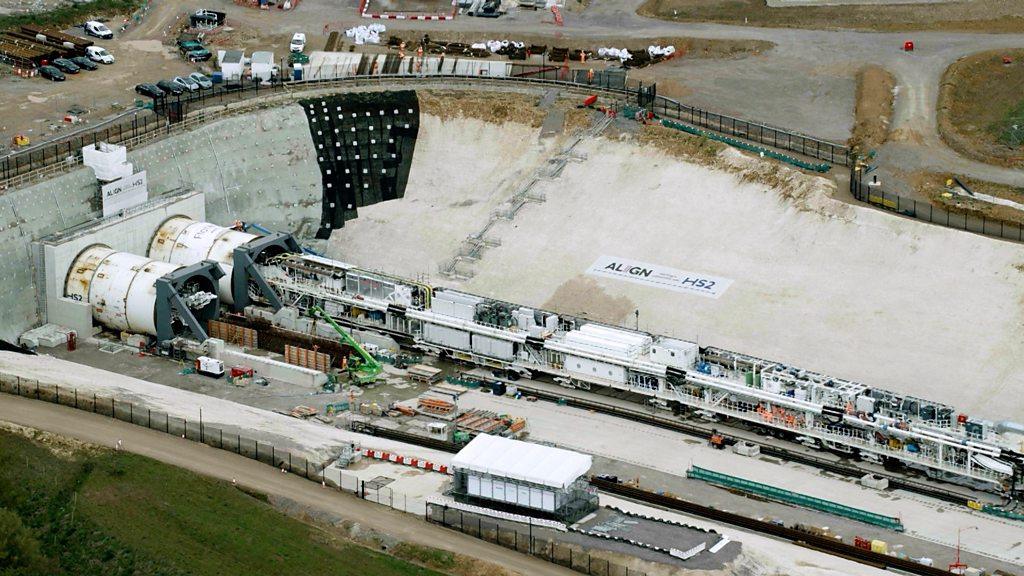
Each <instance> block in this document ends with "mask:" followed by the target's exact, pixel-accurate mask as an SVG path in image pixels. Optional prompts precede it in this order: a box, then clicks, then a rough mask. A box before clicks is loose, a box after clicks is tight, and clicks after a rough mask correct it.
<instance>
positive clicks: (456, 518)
mask: <svg viewBox="0 0 1024 576" xmlns="http://www.w3.org/2000/svg"><path fill="white" fill-rule="evenodd" d="M426 519H427V522H430V523H432V524H439V525H441V526H444V527H446V528H451V529H453V530H458V531H459V532H462V533H463V534H466V535H469V536H473V537H474V538H479V539H481V540H484V541H486V542H490V543H491V544H498V545H499V546H504V547H505V548H509V549H511V550H515V551H516V552H520V553H522V554H529V555H531V556H534V557H536V558H540V559H542V560H546V561H548V562H551V563H552V564H558V565H559V566H565V567H566V568H569V569H571V570H573V571H576V572H579V573H581V574H589V575H592V576H647V574H646V572H642V571H639V570H636V569H630V568H629V567H628V566H623V565H621V564H615V563H612V562H611V561H609V560H608V559H606V558H596V557H594V556H593V555H592V554H590V553H589V552H587V551H586V550H583V549H582V547H581V546H573V545H570V544H566V543H564V542H558V541H556V540H553V539H551V538H548V537H545V536H542V535H541V534H543V532H542V529H541V528H535V527H534V526H532V525H526V526H524V525H523V524H521V523H518V522H503V521H501V520H498V519H496V518H487V517H483V516H480V515H478V514H473V513H471V512H464V511H462V510H458V509H456V508H449V507H448V506H445V505H443V504H436V503H434V502H429V503H427V512H426ZM535 530H536V532H537V533H538V534H536V535H535V534H534V531H535Z"/></svg>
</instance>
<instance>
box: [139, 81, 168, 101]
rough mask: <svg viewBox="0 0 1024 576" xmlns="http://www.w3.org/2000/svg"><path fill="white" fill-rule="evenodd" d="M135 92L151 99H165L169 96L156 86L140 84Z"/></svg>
mask: <svg viewBox="0 0 1024 576" xmlns="http://www.w3.org/2000/svg"><path fill="white" fill-rule="evenodd" d="M135 91H136V92H137V93H139V94H142V95H143V96H149V97H150V98H163V97H164V96H166V95H167V93H166V92H164V91H163V90H161V89H160V87H159V86H157V85H156V84H139V85H137V86H136V87H135Z"/></svg>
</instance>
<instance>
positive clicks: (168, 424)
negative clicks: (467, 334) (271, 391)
mask: <svg viewBox="0 0 1024 576" xmlns="http://www.w3.org/2000/svg"><path fill="white" fill-rule="evenodd" d="M0 393H6V394H15V395H18V396H22V397H26V398H33V399H36V400H41V401H45V402H52V403H54V404H59V405H62V406H67V407H70V408H75V409H78V410H85V411H87V412H92V413H94V414H101V415H103V416H109V417H111V418H114V419H117V420H121V421H123V422H130V423H132V424H135V425H137V426H143V427H146V428H149V429H151V430H156V431H158V432H164V433H166V434H173V435H174V436H178V437H180V438H182V439H185V440H191V441H193V442H199V443H202V444H206V445H207V446H210V447H212V448H218V449H221V450H227V451H229V452H234V453H236V454H239V455H241V456H245V457H247V458H251V459H253V460H256V461H257V462H262V463H264V464H268V465H270V466H274V467H275V468H278V469H281V470H283V471H286V472H290V473H292V474H296V475H298V476H301V477H303V478H308V479H309V480H313V481H315V482H320V483H321V484H323V485H325V486H330V487H331V488H334V489H336V490H339V491H341V492H347V493H350V494H354V495H356V496H358V497H359V498H362V499H363V500H367V501H370V502H374V503H376V504H380V505H382V506H387V507H389V508H392V509H394V510H397V511H400V512H406V513H413V514H417V515H418V514H423V515H424V518H425V519H426V520H427V521H428V522H430V523H433V524H439V525H442V526H444V527H447V528H451V529H454V530H458V531H460V532H462V533H464V534H467V535H470V536H474V537H476V538H480V539H482V540H485V541H487V542H490V543H493V544H498V545H501V546H504V547H506V548H510V549H512V550H515V551H518V552H522V553H524V554H531V555H533V556H535V557H537V558H541V559H543V560H547V561H548V562H551V563H554V564H559V565H561V566H565V567H567V568H571V569H572V570H575V571H577V572H580V573H582V574H590V575H593V576H647V575H646V573H644V572H640V571H637V570H631V569H630V568H628V567H626V566H621V565H619V564H614V563H612V562H610V561H608V560H606V559H604V558H595V557H593V556H592V555H591V554H590V553H589V552H587V551H585V550H583V549H582V548H581V547H580V546H575V547H574V546H571V545H569V544H566V543H561V542H557V541H555V540H553V539H551V538H546V537H542V536H540V535H534V534H533V530H534V526H532V525H527V526H524V525H523V524H519V523H511V522H502V521H500V520H497V519H493V518H483V517H480V516H478V515H475V514H472V513H466V512H463V511H461V510H456V509H454V508H448V507H447V506H443V505H438V504H434V503H429V502H426V501H424V500H423V499H421V498H410V497H409V496H408V495H407V494H405V493H403V492H400V491H397V490H394V489H393V488H391V487H390V486H386V485H382V483H381V482H379V481H376V479H374V480H366V479H363V478H359V477H358V476H355V475H352V474H345V473H343V472H342V473H340V475H337V474H330V479H329V478H328V476H327V475H325V473H324V469H323V467H322V466H321V465H320V464H318V463H316V462H313V461H311V460H309V459H307V458H305V457H303V456H300V455H296V454H294V453H292V452H289V451H287V450H281V449H278V448H276V447H275V446H274V445H273V444H270V443H268V442H265V441H259V440H255V439H253V438H248V437H245V436H242V435H241V434H239V433H237V432H225V430H224V429H222V428H218V427H216V426H211V425H209V424H206V423H205V422H204V421H203V418H202V413H201V411H200V412H197V414H196V418H195V419H193V420H189V419H186V418H181V417H178V416H171V415H170V414H168V413H166V412H161V411H156V410H152V409H150V408H144V407H140V406H138V405H136V404H135V403H134V402H131V401H127V400H119V399H118V398H116V397H114V396H104V395H101V394H96V393H94V392H79V391H78V389H76V388H69V387H61V386H59V385H56V384H43V383H40V382H39V381H38V380H35V379H27V378H21V377H19V376H12V375H9V374H3V373H0ZM112 444H114V442H112ZM334 478H337V480H336V481H335V480H334ZM539 530H540V529H539V528H538V531H539Z"/></svg>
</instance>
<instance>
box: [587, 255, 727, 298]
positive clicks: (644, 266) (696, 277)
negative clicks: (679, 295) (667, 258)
mask: <svg viewBox="0 0 1024 576" xmlns="http://www.w3.org/2000/svg"><path fill="white" fill-rule="evenodd" d="M587 274H590V275H592V276H600V277H602V278H613V279H615V280H623V281H625V282H633V283H634V284H642V285H644V286H651V287H653V288H662V289H665V290H674V291H676V292H685V293H687V294H696V295H698V296H704V297H706V298H718V297H719V296H721V295H722V294H724V293H725V291H726V289H727V288H729V286H730V285H732V280H730V279H729V278H720V277H718V276H711V275H708V274H698V273H696V272H687V271H685V270H676V269H675V268H668V267H667V266H660V265H658V264H648V263H646V262H638V261H636V260H630V259H629V258H618V257H615V256H601V257H600V258H598V259H597V260H596V261H594V263H593V264H591V265H590V268H588V269H587Z"/></svg>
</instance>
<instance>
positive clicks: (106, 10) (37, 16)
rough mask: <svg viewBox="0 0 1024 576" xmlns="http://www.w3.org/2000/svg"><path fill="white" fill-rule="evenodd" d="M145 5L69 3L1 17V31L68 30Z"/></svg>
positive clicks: (105, 0)
mask: <svg viewBox="0 0 1024 576" xmlns="http://www.w3.org/2000/svg"><path fill="white" fill-rule="evenodd" d="M144 3H145V2H144V0H93V1H92V2H85V3H81V4H79V3H74V2H69V3H66V4H64V5H62V6H60V7H58V8H54V9H53V10H48V11H46V12H32V13H27V14H7V15H4V16H0V30H10V29H12V28H17V27H19V26H21V25H22V24H35V25H37V26H46V27H51V26H52V27H56V28H67V27H68V26H73V25H75V24H81V23H82V22H85V21H86V20H89V19H90V18H97V17H101V16H116V15H122V14H129V13H131V12H134V11H135V10H136V9H138V8H139V7H140V6H142V5H143V4H144Z"/></svg>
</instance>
